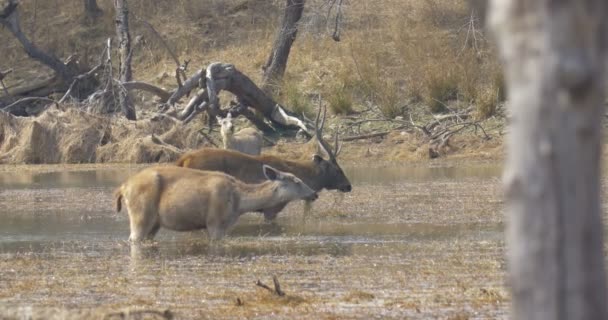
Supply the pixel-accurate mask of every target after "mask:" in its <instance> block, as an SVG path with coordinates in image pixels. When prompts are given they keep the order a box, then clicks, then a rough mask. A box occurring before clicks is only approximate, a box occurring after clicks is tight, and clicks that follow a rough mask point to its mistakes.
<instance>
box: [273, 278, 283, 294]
mask: <svg viewBox="0 0 608 320" xmlns="http://www.w3.org/2000/svg"><path fill="white" fill-rule="evenodd" d="M272 282H273V283H274V292H275V293H276V294H277V295H278V296H279V297H282V296H284V295H285V292H283V291H282V290H281V284H279V279H278V278H277V276H272Z"/></svg>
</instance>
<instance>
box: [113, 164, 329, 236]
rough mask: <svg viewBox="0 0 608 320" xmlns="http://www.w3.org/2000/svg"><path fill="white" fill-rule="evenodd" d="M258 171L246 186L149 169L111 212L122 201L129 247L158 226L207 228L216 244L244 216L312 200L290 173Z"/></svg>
mask: <svg viewBox="0 0 608 320" xmlns="http://www.w3.org/2000/svg"><path fill="white" fill-rule="evenodd" d="M260 170H261V171H262V174H263V175H264V176H265V177H266V179H267V180H266V181H264V182H261V183H257V184H247V183H244V182H242V181H239V180H237V179H235V178H234V177H232V176H229V175H227V174H225V173H222V172H217V171H201V170H194V169H188V168H180V167H176V166H158V167H150V168H147V169H144V170H142V171H140V172H138V173H136V174H135V175H133V176H131V177H130V178H129V179H127V181H126V182H125V183H123V184H122V185H121V186H120V187H119V188H118V190H116V192H115V198H116V199H115V200H116V211H118V212H119V211H120V210H121V207H122V199H124V202H125V205H126V207H127V210H128V214H129V222H130V229H131V235H130V237H129V240H131V241H134V242H137V241H141V240H144V239H153V238H154V236H155V235H156V233H157V232H158V230H159V229H160V227H161V226H162V227H164V228H167V229H170V230H176V231H189V230H198V229H207V233H208V234H209V237H210V238H211V239H220V238H222V237H223V236H224V235H225V233H226V230H227V229H229V228H230V227H231V226H232V225H234V224H235V223H236V221H237V220H238V218H239V216H241V215H242V214H243V213H245V212H251V211H257V210H261V209H264V208H266V207H268V206H271V207H272V206H275V205H277V204H279V203H285V202H290V201H292V200H297V199H313V200H314V199H315V198H316V196H317V195H316V192H315V191H314V190H312V189H311V188H310V187H308V186H307V185H306V184H305V183H304V182H302V180H300V179H299V178H297V177H295V176H294V175H292V174H290V173H286V172H281V171H278V170H276V169H274V168H272V167H270V166H266V165H264V166H263V167H262V168H261V169H260Z"/></svg>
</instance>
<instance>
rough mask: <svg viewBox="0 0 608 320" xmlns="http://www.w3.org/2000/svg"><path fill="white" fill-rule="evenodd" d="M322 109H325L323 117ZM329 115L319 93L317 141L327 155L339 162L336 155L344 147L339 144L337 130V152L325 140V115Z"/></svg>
mask: <svg viewBox="0 0 608 320" xmlns="http://www.w3.org/2000/svg"><path fill="white" fill-rule="evenodd" d="M321 109H322V110H323V118H322V119H321ZM326 115H327V108H325V107H323V104H322V103H321V95H319V110H318V111H317V118H316V119H315V135H316V136H317V141H318V142H319V146H321V148H322V149H323V150H324V151H325V153H327V156H328V157H329V159H330V160H331V161H332V162H337V160H336V157H337V156H338V154H339V153H340V150H341V149H342V148H341V146H338V133H337V132H336V135H335V141H334V150H336V152H335V153H334V152H332V151H331V148H330V147H329V145H328V144H327V142H326V141H325V140H323V127H324V126H325V116H326ZM319 119H321V126H319Z"/></svg>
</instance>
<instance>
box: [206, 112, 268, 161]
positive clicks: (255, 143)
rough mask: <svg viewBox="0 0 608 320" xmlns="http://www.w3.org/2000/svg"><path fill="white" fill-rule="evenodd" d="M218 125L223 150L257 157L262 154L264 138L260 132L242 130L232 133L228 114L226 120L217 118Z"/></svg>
mask: <svg viewBox="0 0 608 320" xmlns="http://www.w3.org/2000/svg"><path fill="white" fill-rule="evenodd" d="M217 122H218V123H219V124H220V126H221V129H220V133H221V135H222V141H223V143H224V149H230V150H236V151H238V152H242V153H246V154H251V155H259V154H260V153H261V152H262V144H263V143H264V137H263V135H262V133H261V132H260V131H258V130H257V129H254V128H244V129H241V130H239V131H237V132H234V124H233V123H232V115H231V114H230V113H228V115H227V116H226V118H221V117H219V116H218V117H217Z"/></svg>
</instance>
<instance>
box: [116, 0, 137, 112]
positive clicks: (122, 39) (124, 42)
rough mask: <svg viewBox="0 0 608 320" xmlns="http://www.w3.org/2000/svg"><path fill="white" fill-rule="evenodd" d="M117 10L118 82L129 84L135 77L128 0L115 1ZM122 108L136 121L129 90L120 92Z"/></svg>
mask: <svg viewBox="0 0 608 320" xmlns="http://www.w3.org/2000/svg"><path fill="white" fill-rule="evenodd" d="M114 7H115V8H116V34H117V37H118V61H119V68H118V70H119V71H118V80H119V81H120V83H125V82H129V81H131V80H132V78H133V75H132V72H131V57H132V55H131V35H130V34H129V9H128V7H127V0H114ZM118 100H119V103H120V108H121V110H122V112H123V113H124V115H125V117H126V118H127V119H129V120H136V119H137V115H136V113H135V108H134V107H133V104H132V103H131V101H130V99H129V94H128V91H127V90H119V91H118Z"/></svg>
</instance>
